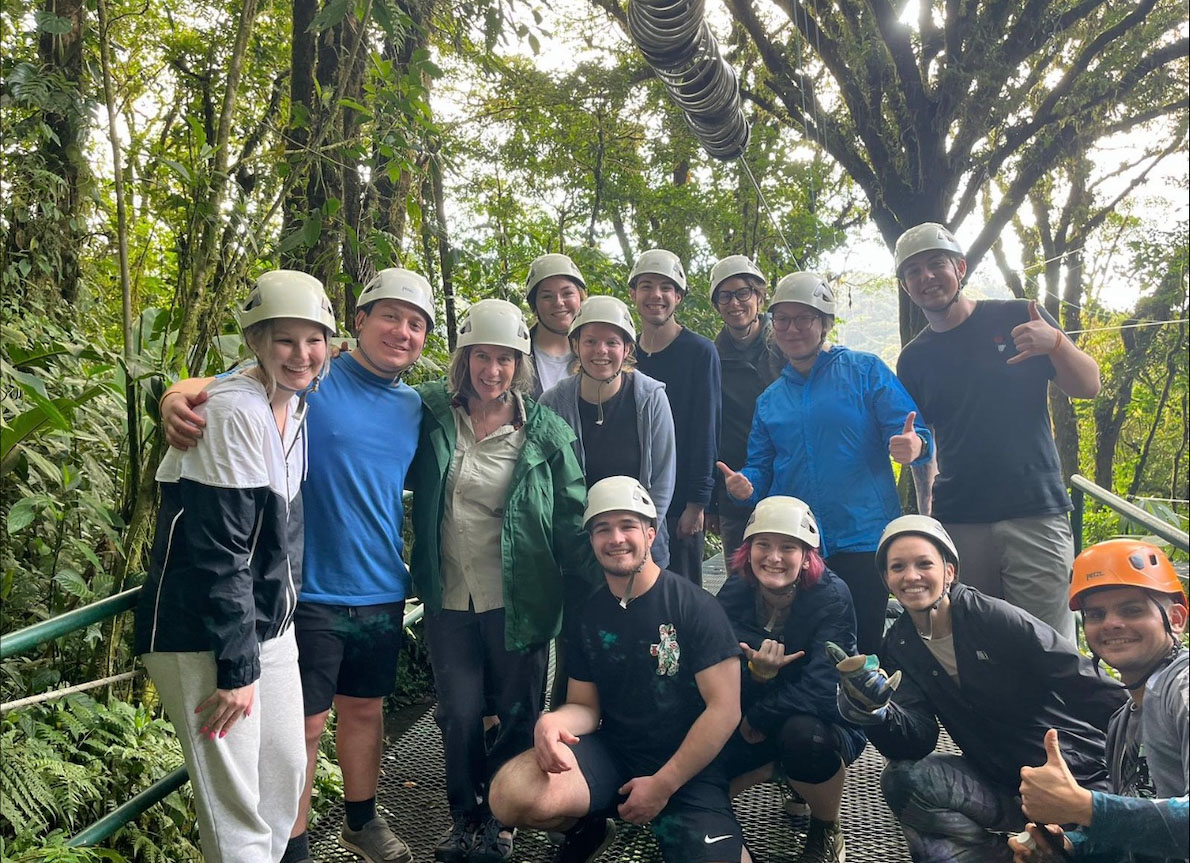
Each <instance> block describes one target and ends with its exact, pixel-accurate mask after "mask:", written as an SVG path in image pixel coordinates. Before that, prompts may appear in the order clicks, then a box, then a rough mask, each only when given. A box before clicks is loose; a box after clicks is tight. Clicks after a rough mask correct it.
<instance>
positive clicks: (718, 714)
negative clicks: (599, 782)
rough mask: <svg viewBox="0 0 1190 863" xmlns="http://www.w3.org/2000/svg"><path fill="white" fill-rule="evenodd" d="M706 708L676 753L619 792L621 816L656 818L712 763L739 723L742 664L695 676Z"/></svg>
mask: <svg viewBox="0 0 1190 863" xmlns="http://www.w3.org/2000/svg"><path fill="white" fill-rule="evenodd" d="M694 680H695V683H697V685H698V692H699V694H700V695H701V696H702V700H703V702H705V704H706V708H705V709H704V710H703V712H702V713H701V714H700V715H699V717H698V719H696V720H695V721H694V724H693V725H691V726H690V730H689V731H688V732H686V737H685V739H683V740H682V745H681V746H679V747H678V751H677V752H675V753H674V754H673V756H672V757H671V758H670V759H669V760H668V761H667V762H665V764H663V765H662V766H661V769H660V770H658V771H657V772H656V773H654V774H653V775H652V776H637V777H635V778H633V779H630V780H629V781H628V782H627V783H625V784H624V786H623V787H621V788H620V793H621V794H627V795H628V799H627V800H626V801H624V802H623V803H622V804H620V807H619V812H620V817H621V818H623V819H624V820H625V821H629V822H631V823H633V824H644V823H645V822H646V821H649V820H651V819H653V818H654V817H656V815H657V813H659V812H660V811H661V810H662V809H664V808H665V806H666V804H667V803H668V802H669V798H670V797H671V796H672V795H673V794H674V792H676V791H677V790H678V789H679V788H681V787H682V786H683V785H685V784H686V783H687V782H688V781H690V779H691V778H693V777H694V776H695V775H696V774H698V772H699V771H701V770H702V769H703V768H704V767H706V766H707V765H708V764H710V763H711V761H712V760H713V759H714V758H715V756H716V755H718V754H719V750H721V749H722V748H723V744H725V743H726V742H727V740H728V738H729V737H731V734H732V732H733V731H735V728H736V726H737V725H739V724H740V661H739V658H738V657H735V656H731V657H728V658H726V659H723V660H720V661H719V662H717V663H715V664H714V665H711V666H709V667H707V668H704V669H703V670H702V671H700V672H698V673H697V674H695V675H694Z"/></svg>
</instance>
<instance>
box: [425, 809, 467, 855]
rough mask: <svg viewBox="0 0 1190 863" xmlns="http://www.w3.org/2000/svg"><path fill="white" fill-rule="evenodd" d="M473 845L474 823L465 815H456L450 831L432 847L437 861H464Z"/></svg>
mask: <svg viewBox="0 0 1190 863" xmlns="http://www.w3.org/2000/svg"><path fill="white" fill-rule="evenodd" d="M474 845H475V824H474V823H472V822H471V821H470V820H469V819H468V818H467V817H466V816H463V815H456V816H454V821H453V822H452V823H451V826H450V832H449V833H447V834H446V835H445V836H443V837H442V841H441V842H439V843H438V845H437V846H436V847H435V848H434V859H435V860H437V861H438V863H464V861H465V860H467V855H469V854H470V853H471V849H472V847H474Z"/></svg>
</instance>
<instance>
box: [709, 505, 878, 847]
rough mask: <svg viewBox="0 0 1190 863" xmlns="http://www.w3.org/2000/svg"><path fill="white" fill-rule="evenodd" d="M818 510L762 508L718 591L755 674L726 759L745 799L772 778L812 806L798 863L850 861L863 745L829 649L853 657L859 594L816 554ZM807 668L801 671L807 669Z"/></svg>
mask: <svg viewBox="0 0 1190 863" xmlns="http://www.w3.org/2000/svg"><path fill="white" fill-rule="evenodd" d="M818 548H819V534H818V523H817V521H816V520H815V518H814V514H813V513H812V512H810V507H809V506H807V505H806V504H805V503H804V502H802V501H800V500H798V499H797V498H795V497H785V496H783V495H777V496H774V497H769V498H765V499H764V500H762V501H761V502H760V503H759V504H757V506H756V509H755V511H754V512H753V513H752V515H751V517H750V518H749V519H748V523H747V526H746V527H745V528H744V532H743V543H742V544H741V545H740V547H739V549H738V550H737V552H736V555H735V558H734V559H733V560H732V561H731V563H732V576H731V577H730V578H729V579H728V580H727V583H726V584H724V585H723V588H722V589H721V590H720V591H719V603H720V604H721V605H722V606H723V610H724V611H726V612H727V616H728V618H729V619H730V620H731V625H732V627H733V628H734V629H735V634H736V637H737V638H738V639H739V640H740V647H741V648H742V649H743V650H744V654H745V656H746V662H747V671H746V672H744V671H741V676H742V683H741V695H742V704H743V714H744V715H743V719H741V720H740V727H739V729H738V731H737V733H736V734H734V735H733V736H732V738H731V740H729V741H728V743H727V746H726V747H725V748H724V750H723V760H724V762H725V764H726V766H727V769H728V771H729V773H730V774H731V775H732V776H734V777H735V779H734V780H733V782H732V791H733V792H736V793H738V792H740V791H743V790H744V789H745V788H747V787H749V786H750V785H753V784H755V783H757V782H763V781H765V780H768V779H770V778H772V776H773V774H774V772H775V771H774V768H779V772H780V773H781V774H783V775H784V777H785V778H786V779H787V780H788V781H789V784H790V785H791V786H792V789H793V791H794V792H795V793H796V794H797V795H799V796H800V797H801V798H802V799H804V800H805V801H806V802H808V803H809V809H810V831H809V835H808V837H807V839H806V847H805V849H804V850H803V851H802V854H801V856H800V857H799V858H798V863H818V861H823V863H838V861H841V860H843V859H845V851H844V848H845V846H844V842H843V833H842V831H841V830H840V829H839V806H840V803H841V801H842V798H843V782H844V780H845V779H846V777H847V765H848V764H850V763H851V762H853V761H855V759H856V758H858V757H859V754H860V753H861V752H862V751H863V749H864V743H865V740H864V735H863V732H862V731H859V730H858V729H856V728H855V727H854V726H852V725H849V724H846V723H844V722H843V720H842V718H841V717H840V716H839V710H838V708H837V707H836V705H835V692H836V688H837V686H838V683H839V673H838V671H837V670H836V669H835V661H836V660H833V659H832V658H831V654H830V653H829V652H828V650H827V645H830V644H837V645H841V646H842V647H841V648H836V649H842V650H844V651H845V653H844V655H848V654H851V653H854V652H855V650H856V648H855V611H854V609H853V608H852V605H851V592H850V591H849V590H848V589H847V585H846V584H845V583H844V582H843V580H842V579H841V578H839V577H838V576H837V575H835V574H834V573H833V572H831V571H830V570H829V569H827V568H826V564H825V563H823V561H822V557H821V556H820V554H819V552H818ZM799 660H801V661H799Z"/></svg>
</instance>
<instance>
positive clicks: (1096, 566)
mask: <svg viewBox="0 0 1190 863" xmlns="http://www.w3.org/2000/svg"><path fill="white" fill-rule="evenodd" d="M1101 587H1139V588H1141V589H1143V590H1149V591H1153V592H1154V593H1164V594H1167V595H1169V596H1170V597H1172V598H1173V599H1174V601H1175V602H1178V603H1180V604H1182V605H1185V606H1187V607H1190V603H1187V602H1186V590H1185V588H1183V587H1182V582H1181V580H1180V579H1179V578H1178V574H1177V573H1176V572H1175V571H1174V568H1173V564H1172V563H1170V562H1169V558H1168V557H1166V556H1165V552H1163V551H1162V550H1161V549H1159V548H1157V546H1155V545H1150V544H1149V543H1147V542H1141V541H1140V540H1138V539H1108V540H1104V541H1103V542H1099V543H1096V544H1095V545H1093V546H1091V547H1090V548H1087V549H1084V550H1083V553H1082V554H1080V555H1079V556H1078V557H1076V558H1075V559H1074V576H1073V578H1071V580H1070V610H1071V611H1078V610H1079V609H1080V608H1082V605H1083V598H1084V597H1083V594H1085V593H1087V592H1088V591H1091V590H1097V589H1098V588H1101Z"/></svg>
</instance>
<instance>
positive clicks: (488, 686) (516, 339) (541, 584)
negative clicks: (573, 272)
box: [409, 299, 596, 863]
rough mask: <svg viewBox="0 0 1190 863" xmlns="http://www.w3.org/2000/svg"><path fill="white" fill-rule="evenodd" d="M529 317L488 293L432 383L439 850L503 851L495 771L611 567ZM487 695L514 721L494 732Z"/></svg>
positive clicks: (418, 572)
mask: <svg viewBox="0 0 1190 863" xmlns="http://www.w3.org/2000/svg"><path fill="white" fill-rule="evenodd" d="M528 353H529V329H528V327H527V326H526V324H525V319H524V317H523V315H522V314H521V311H520V309H519V308H517V307H516V306H514V305H513V304H512V303H509V302H505V301H504V300H495V299H490V300H481V301H480V302H478V303H476V304H475V305H473V306H472V307H471V308H470V309H469V310H468V312H467V315H466V317H465V318H464V321H463V325H462V328H461V331H460V333H459V338H458V342H457V347H456V349H455V352H454V355H453V356H452V357H451V362H450V368H449V372H448V375H447V380H445V381H438V382H435V383H430V384H426V385H423V386H422V387H420V388H419V392H420V393H421V397H422V402H423V405H424V414H423V418H422V427H421V436H420V440H419V444H418V452H417V456H416V457H415V459H414V462H413V466H412V468H411V469H410V473H409V486H410V488H412V489H413V495H414V497H413V526H414V543H413V556H412V566H411V573H412V576H413V585H414V590H415V591H416V593H417V595H418V596H419V597H421V599H422V601H423V602H424V603H425V607H426V638H427V641H428V643H429V648H430V662H431V665H432V667H433V670H434V683H435V687H436V689H437V695H438V706H437V710H436V713H435V719H436V721H437V722H438V726H439V728H441V730H442V740H443V749H444V751H445V761H446V792H447V799H448V803H449V806H450V814H451V820H452V826H451V829H450V831H449V833H448V834H447V835H446V836H445V837H444V838H443V840H442V841H441V842H440V843H439V845H438V847H437V848H436V849H435V850H434V859H435V860H438V861H445V863H451V861H462V860H469V861H473V863H486V861H503V860H508V859H510V858H511V856H512V831H511V830H510V829H508V828H506V827H505V826H504V825H503V824H501V823H500V822H499V821H497V820H495V819H494V818H492V816H491V812H490V810H489V809H488V806H487V784H488V782H489V780H490V779H491V777H492V776H493V775H494V773H495V771H496V769H497V768H499V767H500V765H502V764H503V763H504V762H505V761H507V760H508V759H509V758H511V757H512V756H513V755H516V754H517V753H519V752H522V751H524V750H526V749H528V748H530V747H531V746H532V743H533V724H534V722H535V721H536V719H537V715H538V713H540V712H541V708H542V681H543V680H544V677H545V669H546V663H547V659H548V645H549V641H550V639H551V638H553V637H554V636H555V635H557V633H558V631H559V629H560V626H561V621H562V609H563V605H564V602H565V601H566V600H568V599H569V600H572V601H577V600H579V599H580V598H585V596H586V594H587V593H589V592H590V589H591V588H592V587H593V586H594V583H595V578H596V568H595V564H594V560H593V559H592V558H591V556H590V544H589V543H588V542H587V541H586V535H585V534H584V532H583V526H582V514H583V508H584V506H585V504H586V484H585V483H584V481H583V473H582V469H581V468H580V467H579V464H578V460H577V459H576V458H575V454H574V449H573V446H572V442H573V440H574V434H573V432H571V430H570V428H569V427H568V426H567V425H566V423H564V422H563V421H562V420H561V419H560V418H559V417H558V416H557V414H555V413H554V412H553V411H551V410H549V409H547V408H544V407H542V406H540V405H538V404H537V403H536V402H534V401H533V400H532V399H531V398H529V397H528V395H527V394H528V393H529V392H530V391H531V389H532V385H533V373H532V366H531V364H530V363H529V362H528V359H527V357H528ZM485 693H488V694H490V695H491V697H492V700H493V701H494V706H495V709H496V714H497V716H498V717H499V719H500V723H499V726H498V728H499V731H498V733H497V735H496V738H495V740H494V741H493V743H492V745H491V747H490V749H489V748H487V747H485V745H484V728H483V716H484V713H485V706H486V705H485Z"/></svg>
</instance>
